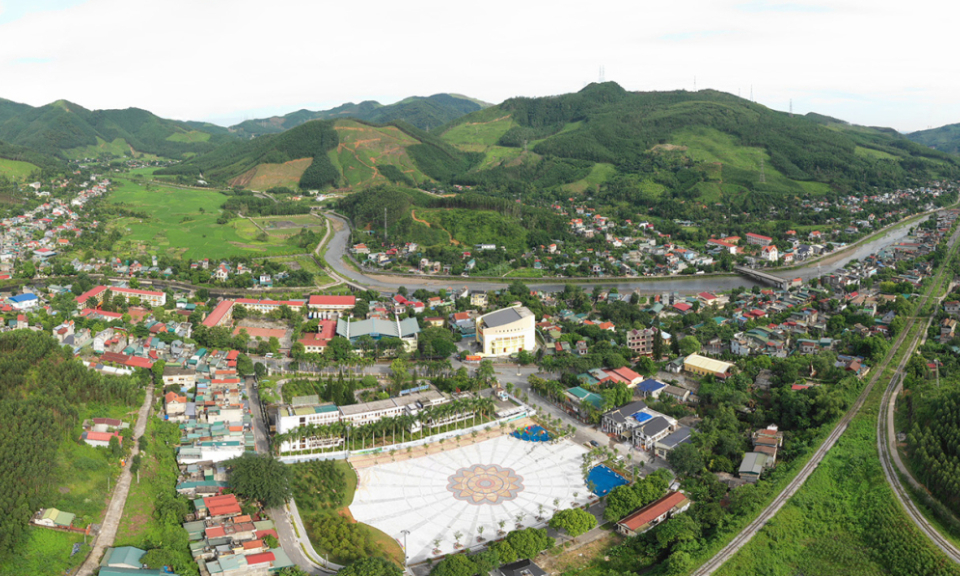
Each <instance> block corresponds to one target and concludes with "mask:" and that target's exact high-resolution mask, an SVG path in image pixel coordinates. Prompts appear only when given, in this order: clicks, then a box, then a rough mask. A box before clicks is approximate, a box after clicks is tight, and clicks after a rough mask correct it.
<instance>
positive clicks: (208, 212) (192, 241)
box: [110, 179, 302, 260]
mask: <svg viewBox="0 0 960 576" xmlns="http://www.w3.org/2000/svg"><path fill="white" fill-rule="evenodd" d="M114 185H115V188H114V191H113V192H112V194H111V195H110V201H111V202H112V203H113V204H116V205H119V206H122V207H123V208H126V209H128V210H131V211H135V212H144V213H146V214H148V215H149V217H148V218H137V217H125V218H119V219H117V220H115V221H114V222H113V223H111V226H113V227H115V228H116V229H118V230H120V231H121V233H122V234H123V238H122V239H121V240H120V242H118V243H117V245H116V247H115V251H116V252H117V253H119V254H130V255H139V254H141V253H143V252H147V253H150V254H167V255H170V256H175V257H181V258H184V259H202V258H211V259H216V260H220V259H223V258H230V257H232V256H241V255H246V256H271V255H281V254H295V253H297V252H301V251H302V250H301V249H300V248H298V247H296V246H292V245H289V244H286V243H285V242H284V240H283V239H282V238H270V237H268V238H267V240H266V241H265V242H264V241H261V240H258V239H257V238H258V236H259V231H258V230H256V228H255V227H254V226H252V225H251V224H250V223H249V221H245V220H241V219H234V220H232V221H230V222H228V223H227V224H217V218H218V217H219V215H220V212H221V210H220V206H221V205H222V204H223V203H224V202H225V201H226V196H224V195H223V194H220V193H219V192H216V191H212V190H184V189H180V188H173V187H168V186H164V185H162V184H156V183H139V182H134V181H132V180H124V179H118V180H117V181H115V183H114Z"/></svg>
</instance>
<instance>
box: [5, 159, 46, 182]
mask: <svg viewBox="0 0 960 576" xmlns="http://www.w3.org/2000/svg"><path fill="white" fill-rule="evenodd" d="M39 171H40V169H39V168H37V167H36V166H34V165H33V164H31V163H29V162H21V161H19V160H8V159H6V158H0V176H3V177H4V178H7V179H9V180H24V179H26V178H28V177H30V175H31V174H33V173H34V172H39Z"/></svg>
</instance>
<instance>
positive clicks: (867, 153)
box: [853, 146, 897, 160]
mask: <svg viewBox="0 0 960 576" xmlns="http://www.w3.org/2000/svg"><path fill="white" fill-rule="evenodd" d="M853 153H854V154H856V155H857V156H862V157H864V158H878V159H880V160H896V159H897V157H896V156H894V155H893V154H890V153H889V152H884V151H883V150H874V149H873V148H864V147H863V146H857V147H856V148H855V149H854V150H853Z"/></svg>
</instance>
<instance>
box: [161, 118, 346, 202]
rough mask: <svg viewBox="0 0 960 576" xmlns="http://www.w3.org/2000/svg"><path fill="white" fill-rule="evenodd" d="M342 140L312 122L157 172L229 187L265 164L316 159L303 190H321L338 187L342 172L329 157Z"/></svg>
mask: <svg viewBox="0 0 960 576" xmlns="http://www.w3.org/2000/svg"><path fill="white" fill-rule="evenodd" d="M339 142H340V140H339V137H338V136H337V131H336V130H334V129H333V123H331V122H309V123H307V124H304V125H302V126H299V127H298V128H297V129H295V130H290V131H288V132H285V133H283V134H275V135H270V136H264V137H262V138H256V139H253V140H237V141H233V142H229V143H227V144H225V145H223V146H221V147H220V148H217V149H216V150H214V151H213V152H210V153H208V154H205V155H202V156H198V157H196V158H191V159H190V160H188V161H187V162H184V163H183V164H179V165H177V166H171V167H169V168H165V169H162V170H157V171H156V172H155V174H157V175H174V176H177V175H180V176H190V177H191V178H192V177H200V176H203V178H205V179H207V180H209V181H211V182H219V183H226V182H227V181H229V180H231V179H233V178H236V177H238V176H240V175H242V174H244V173H246V172H247V171H249V170H251V169H253V168H256V167H257V166H259V165H261V164H283V163H285V162H290V161H293V160H301V159H312V161H311V162H310V163H309V164H305V166H306V168H305V170H303V172H302V174H301V175H300V176H299V178H298V180H299V182H300V186H301V187H304V188H321V187H323V186H325V185H328V184H336V183H337V182H339V180H340V173H339V171H338V170H337V169H336V168H335V167H334V166H333V164H332V162H331V161H330V158H329V157H328V155H327V152H328V151H329V150H332V149H335V148H336V147H337V144H339Z"/></svg>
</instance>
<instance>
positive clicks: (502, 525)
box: [497, 520, 507, 534]
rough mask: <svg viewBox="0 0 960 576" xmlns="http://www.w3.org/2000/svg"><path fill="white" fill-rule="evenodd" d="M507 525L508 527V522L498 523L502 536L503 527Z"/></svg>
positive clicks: (501, 521)
mask: <svg viewBox="0 0 960 576" xmlns="http://www.w3.org/2000/svg"><path fill="white" fill-rule="evenodd" d="M506 525H507V521H506V520H500V521H499V522H497V526H499V527H500V534H503V527H504V526H506Z"/></svg>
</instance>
